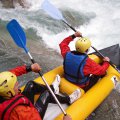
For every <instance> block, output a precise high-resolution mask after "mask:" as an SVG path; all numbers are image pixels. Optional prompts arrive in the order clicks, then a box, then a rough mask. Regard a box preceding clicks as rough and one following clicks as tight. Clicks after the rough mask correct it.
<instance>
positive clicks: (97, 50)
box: [91, 46, 119, 72]
mask: <svg viewBox="0 0 120 120" xmlns="http://www.w3.org/2000/svg"><path fill="white" fill-rule="evenodd" d="M91 47H92V48H93V49H94V50H95V51H96V52H97V53H98V54H99V55H100V56H101V57H102V58H105V56H104V55H103V54H102V53H100V52H99V51H98V50H97V49H96V48H95V47H93V46H91ZM109 64H110V65H111V66H112V67H113V68H114V69H116V70H117V71H118V72H119V70H118V69H117V68H116V67H115V66H114V64H113V63H112V62H111V61H109Z"/></svg>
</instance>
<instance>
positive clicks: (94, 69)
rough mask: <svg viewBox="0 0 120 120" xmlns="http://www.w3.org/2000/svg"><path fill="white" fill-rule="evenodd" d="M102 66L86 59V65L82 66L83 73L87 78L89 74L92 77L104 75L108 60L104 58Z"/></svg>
mask: <svg viewBox="0 0 120 120" xmlns="http://www.w3.org/2000/svg"><path fill="white" fill-rule="evenodd" d="M103 61H104V62H103V64H102V65H100V64H98V63H96V62H95V61H93V60H92V59H90V58H87V61H86V65H85V66H84V69H83V72H84V74H85V75H86V76H87V75H89V74H93V75H104V74H105V73H106V70H107V69H108V67H109V58H108V57H105V58H104V59H103Z"/></svg>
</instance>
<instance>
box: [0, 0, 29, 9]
mask: <svg viewBox="0 0 120 120" xmlns="http://www.w3.org/2000/svg"><path fill="white" fill-rule="evenodd" d="M0 1H1V3H2V4H3V7H5V8H14V7H15V4H16V3H17V4H19V5H20V6H22V7H24V8H27V7H28V5H29V4H28V3H27V2H26V1H25V0H0Z"/></svg>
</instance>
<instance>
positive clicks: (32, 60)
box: [28, 52, 67, 116]
mask: <svg viewBox="0 0 120 120" xmlns="http://www.w3.org/2000/svg"><path fill="white" fill-rule="evenodd" d="M28 56H29V57H30V59H31V62H32V63H33V64H34V63H35V61H34V59H33V57H32V56H31V54H30V52H28ZM39 75H40V76H41V78H42V80H43V81H44V83H45V85H46V86H47V88H48V90H49V91H50V93H51V94H52V96H53V98H54V99H55V101H56V103H57V104H58V106H59V108H60V109H61V111H62V112H63V114H64V115H65V116H66V115H67V113H66V112H65V110H64V109H63V107H62V106H61V104H60V102H59V101H58V99H57V97H56V96H55V94H54V93H53V91H52V89H51V88H50V86H49V85H48V83H47V82H46V80H45V78H44V76H43V75H42V74H41V72H39Z"/></svg>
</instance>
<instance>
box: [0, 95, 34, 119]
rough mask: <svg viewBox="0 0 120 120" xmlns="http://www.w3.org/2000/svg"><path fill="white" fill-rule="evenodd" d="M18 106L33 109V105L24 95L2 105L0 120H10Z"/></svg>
mask: <svg viewBox="0 0 120 120" xmlns="http://www.w3.org/2000/svg"><path fill="white" fill-rule="evenodd" d="M18 105H27V106H31V107H33V105H32V103H31V102H30V101H29V100H28V99H27V98H26V97H25V96H23V95H22V94H19V95H16V96H15V97H13V98H11V99H9V100H5V101H4V102H3V103H1V104H0V120H9V116H10V113H11V111H12V110H13V109H14V108H15V107H16V106H18Z"/></svg>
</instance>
